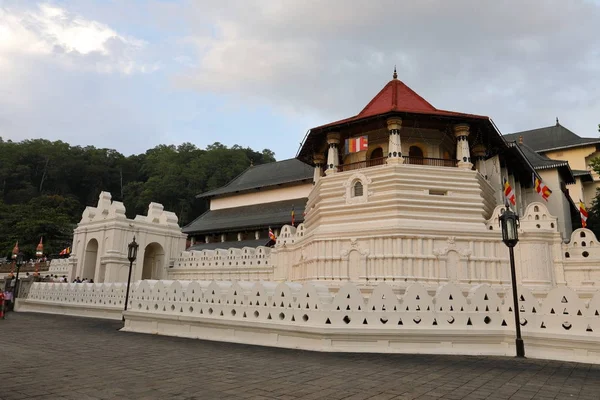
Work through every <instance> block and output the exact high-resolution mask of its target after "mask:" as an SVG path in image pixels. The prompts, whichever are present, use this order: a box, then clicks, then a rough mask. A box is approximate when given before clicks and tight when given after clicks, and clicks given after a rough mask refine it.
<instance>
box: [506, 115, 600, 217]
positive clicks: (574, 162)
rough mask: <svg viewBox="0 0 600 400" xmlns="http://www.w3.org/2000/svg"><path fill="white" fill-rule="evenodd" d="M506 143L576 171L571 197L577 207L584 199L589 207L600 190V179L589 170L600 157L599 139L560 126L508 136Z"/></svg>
mask: <svg viewBox="0 0 600 400" xmlns="http://www.w3.org/2000/svg"><path fill="white" fill-rule="evenodd" d="M505 138H506V140H509V141H517V142H518V141H521V142H522V143H524V144H525V145H526V146H528V147H530V148H531V149H532V150H533V151H535V152H537V153H538V154H540V155H543V156H545V157H547V158H549V159H552V160H560V161H562V162H567V163H568V164H569V166H570V168H571V169H572V170H573V176H574V178H575V183H574V185H573V186H571V187H569V194H570V196H571V199H572V200H573V202H574V203H575V204H577V203H578V202H579V200H580V199H581V200H583V202H584V203H585V204H586V206H587V207H588V208H589V207H590V206H591V205H592V202H593V200H594V198H595V197H596V190H597V189H598V188H600V176H598V174H596V172H594V171H593V170H592V168H591V167H590V163H591V160H592V159H594V158H596V157H598V156H600V139H599V138H582V137H581V136H579V135H577V134H575V133H573V132H572V131H570V130H569V129H567V128H565V127H564V126H562V125H561V124H560V122H559V121H558V118H557V119H556V124H555V125H552V126H548V127H545V128H538V129H532V130H528V131H523V132H516V133H511V134H510V135H505Z"/></svg>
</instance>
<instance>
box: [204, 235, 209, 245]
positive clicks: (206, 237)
mask: <svg viewBox="0 0 600 400" xmlns="http://www.w3.org/2000/svg"><path fill="white" fill-rule="evenodd" d="M204 243H210V236H208V235H206V236H204Z"/></svg>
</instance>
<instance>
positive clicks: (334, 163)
mask: <svg viewBox="0 0 600 400" xmlns="http://www.w3.org/2000/svg"><path fill="white" fill-rule="evenodd" d="M327 144H328V145H329V150H328V151H327V171H325V174H326V175H331V174H335V173H336V172H337V167H338V165H339V163H340V161H339V160H340V157H339V153H338V146H339V144H340V134H339V133H334V132H332V133H328V134H327Z"/></svg>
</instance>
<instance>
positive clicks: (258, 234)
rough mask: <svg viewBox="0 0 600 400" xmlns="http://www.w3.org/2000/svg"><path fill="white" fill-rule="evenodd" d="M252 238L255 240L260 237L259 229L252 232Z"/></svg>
mask: <svg viewBox="0 0 600 400" xmlns="http://www.w3.org/2000/svg"><path fill="white" fill-rule="evenodd" d="M254 239H255V240H258V239H260V231H255V232H254Z"/></svg>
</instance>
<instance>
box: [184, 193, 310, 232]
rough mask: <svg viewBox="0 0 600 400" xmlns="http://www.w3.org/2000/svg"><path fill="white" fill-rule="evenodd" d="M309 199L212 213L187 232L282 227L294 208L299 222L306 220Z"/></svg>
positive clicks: (287, 222) (204, 215)
mask: <svg viewBox="0 0 600 400" xmlns="http://www.w3.org/2000/svg"><path fill="white" fill-rule="evenodd" d="M307 200H308V199H307V198H301V199H294V200H284V201H276V202H273V203H263V204H254V205H250V206H242V207H233V208H224V209H221V210H209V211H207V212H205V213H204V214H202V215H201V216H199V217H198V218H196V219H195V220H194V221H192V222H191V223H190V224H189V225H187V226H185V227H184V228H183V232H184V233H188V234H193V233H196V234H197V233H209V232H210V233H218V232H231V231H240V230H254V229H262V228H265V227H268V226H273V227H279V226H282V225H285V224H290V223H291V220H292V206H293V207H294V214H295V220H296V223H300V222H302V221H304V215H303V214H304V208H305V207H306V201H307Z"/></svg>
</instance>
